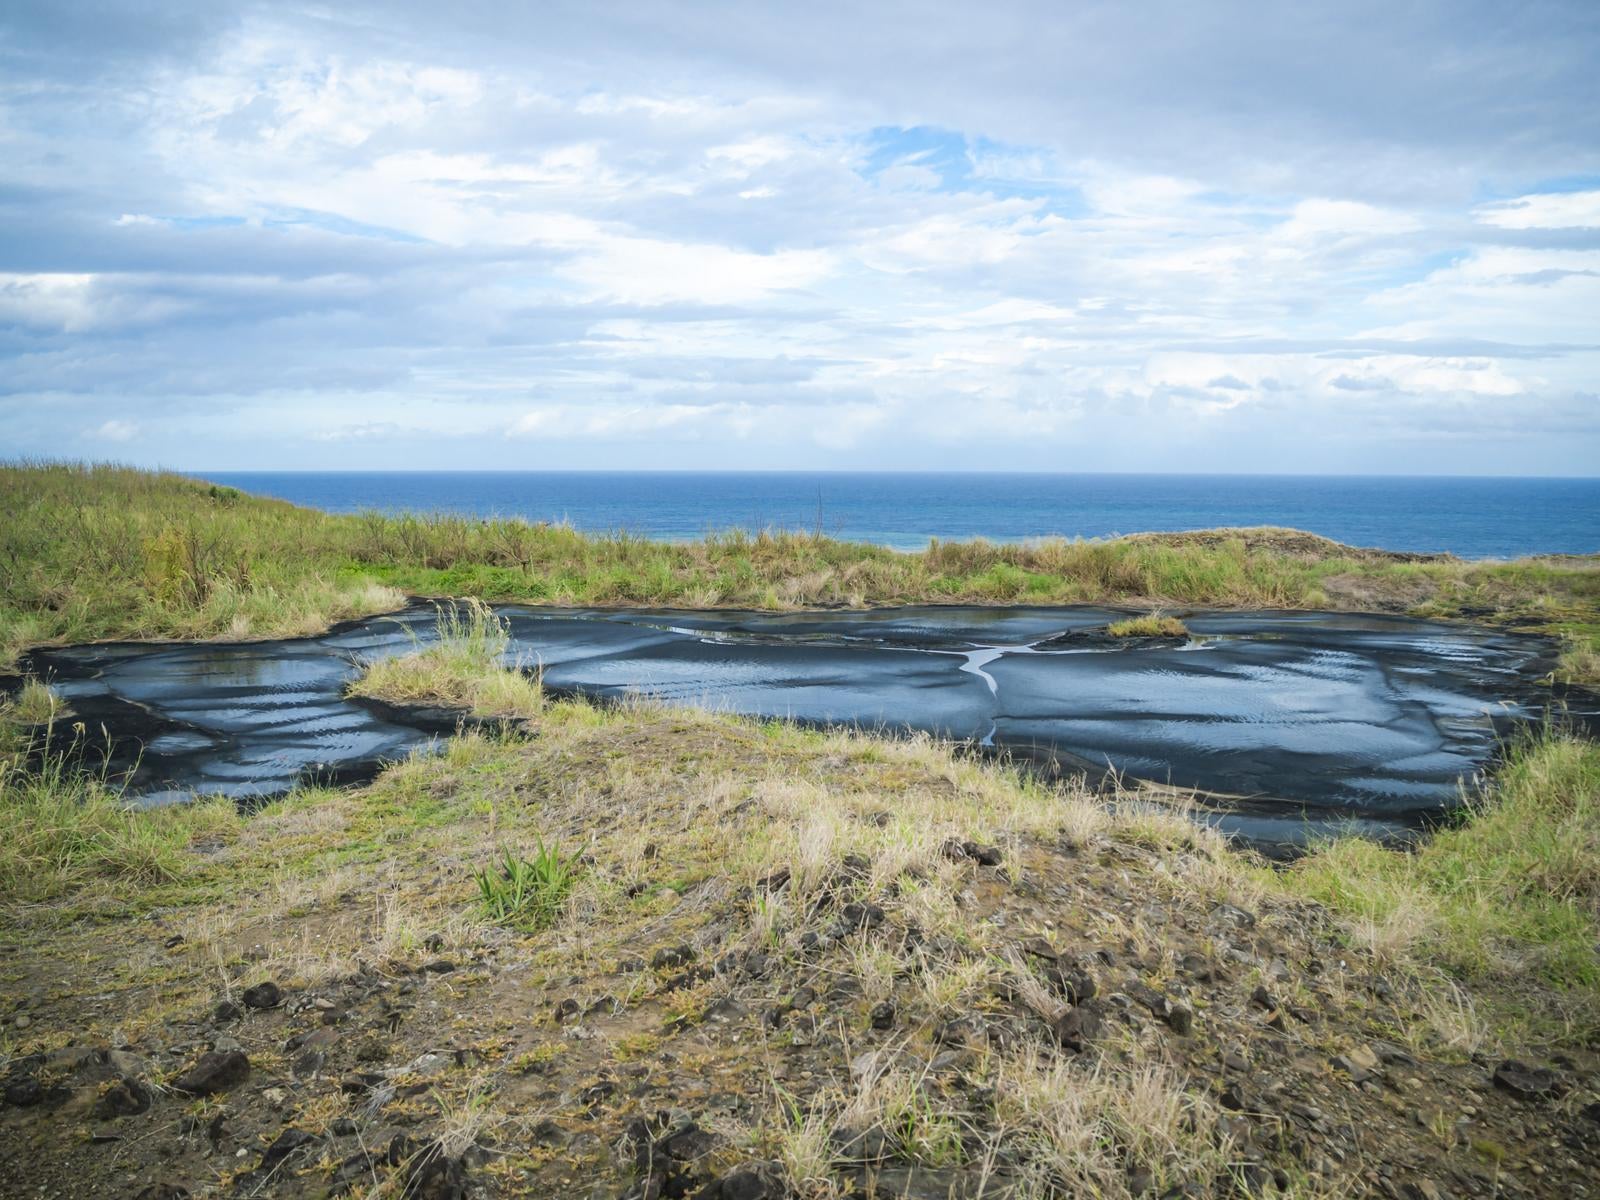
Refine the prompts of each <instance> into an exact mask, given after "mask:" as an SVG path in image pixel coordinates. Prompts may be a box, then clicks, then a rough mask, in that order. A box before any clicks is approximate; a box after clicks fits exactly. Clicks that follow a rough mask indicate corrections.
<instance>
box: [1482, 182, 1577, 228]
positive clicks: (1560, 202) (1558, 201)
mask: <svg viewBox="0 0 1600 1200" xmlns="http://www.w3.org/2000/svg"><path fill="white" fill-rule="evenodd" d="M1475 215H1476V216H1477V218H1478V220H1480V221H1483V222H1485V223H1486V224H1489V225H1497V226H1499V227H1500V228H1502V229H1600V191H1591V192H1543V193H1535V194H1533V195H1528V196H1519V197H1517V198H1516V199H1515V200H1503V201H1500V202H1499V203H1497V204H1486V205H1484V206H1482V207H1481V208H1479V209H1477V210H1476V212H1475Z"/></svg>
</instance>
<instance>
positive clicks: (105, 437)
mask: <svg viewBox="0 0 1600 1200" xmlns="http://www.w3.org/2000/svg"><path fill="white" fill-rule="evenodd" d="M85 436H86V437H90V438H93V439H95V440H96V441H101V442H131V441H132V440H133V439H134V438H136V437H138V436H139V427H138V426H137V425H136V424H134V423H133V422H132V421H120V420H111V421H106V422H104V423H103V424H101V425H100V426H98V427H97V428H95V429H91V430H89V431H87V433H86V434H85Z"/></svg>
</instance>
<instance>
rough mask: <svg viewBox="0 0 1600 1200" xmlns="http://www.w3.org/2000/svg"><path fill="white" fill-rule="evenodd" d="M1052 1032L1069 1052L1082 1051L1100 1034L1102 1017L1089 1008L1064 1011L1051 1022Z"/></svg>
mask: <svg viewBox="0 0 1600 1200" xmlns="http://www.w3.org/2000/svg"><path fill="white" fill-rule="evenodd" d="M1050 1032H1051V1033H1052V1034H1054V1035H1055V1039H1056V1041H1058V1042H1060V1043H1061V1044H1062V1045H1063V1046H1064V1047H1066V1048H1067V1049H1068V1050H1072V1051H1080V1050H1082V1049H1083V1048H1084V1047H1085V1046H1087V1045H1088V1044H1089V1043H1090V1042H1091V1041H1093V1040H1094V1038H1095V1035H1096V1034H1098V1033H1099V1032H1100V1017H1099V1015H1098V1014H1096V1013H1095V1012H1093V1011H1092V1010H1090V1009H1087V1008H1081V1007H1080V1008H1068V1009H1063V1010H1062V1011H1061V1012H1060V1013H1057V1014H1056V1016H1055V1017H1054V1018H1053V1019H1052V1020H1051V1022H1050Z"/></svg>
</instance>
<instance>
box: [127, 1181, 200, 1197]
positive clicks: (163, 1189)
mask: <svg viewBox="0 0 1600 1200" xmlns="http://www.w3.org/2000/svg"><path fill="white" fill-rule="evenodd" d="M133 1200H189V1189H188V1188H186V1187H179V1186H178V1185H177V1184H175V1183H152V1184H151V1185H150V1186H149V1187H146V1188H140V1189H139V1191H138V1192H136V1193H134V1197H133Z"/></svg>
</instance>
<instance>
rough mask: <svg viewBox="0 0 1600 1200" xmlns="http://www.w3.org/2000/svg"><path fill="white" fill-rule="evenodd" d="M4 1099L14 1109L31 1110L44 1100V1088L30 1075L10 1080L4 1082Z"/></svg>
mask: <svg viewBox="0 0 1600 1200" xmlns="http://www.w3.org/2000/svg"><path fill="white" fill-rule="evenodd" d="M5 1099H6V1103H7V1104H9V1105H11V1106H12V1107H14V1108H32V1107H33V1106H34V1105H35V1104H38V1103H39V1101H41V1100H43V1099H44V1087H43V1086H42V1085H41V1084H40V1083H39V1081H38V1080H37V1079H35V1078H34V1077H33V1076H31V1075H28V1076H24V1077H23V1078H21V1079H10V1080H7V1081H6V1086H5Z"/></svg>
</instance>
